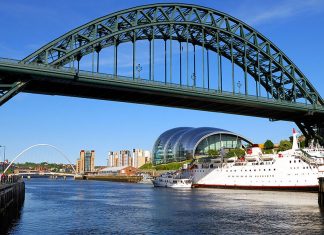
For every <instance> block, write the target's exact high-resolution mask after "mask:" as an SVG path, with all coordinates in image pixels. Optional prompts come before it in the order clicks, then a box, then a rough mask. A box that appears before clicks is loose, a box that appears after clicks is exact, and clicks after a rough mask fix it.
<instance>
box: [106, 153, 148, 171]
mask: <svg viewBox="0 0 324 235" xmlns="http://www.w3.org/2000/svg"><path fill="white" fill-rule="evenodd" d="M150 161H151V153H150V151H147V150H142V149H133V151H132V152H131V151H129V150H120V151H117V152H108V161H107V166H108V167H126V166H132V167H135V168H139V167H141V166H142V165H144V164H145V163H148V162H150Z"/></svg>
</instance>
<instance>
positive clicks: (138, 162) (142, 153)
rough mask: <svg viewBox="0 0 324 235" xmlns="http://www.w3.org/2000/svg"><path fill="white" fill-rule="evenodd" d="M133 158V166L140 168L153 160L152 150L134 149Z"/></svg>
mask: <svg viewBox="0 0 324 235" xmlns="http://www.w3.org/2000/svg"><path fill="white" fill-rule="evenodd" d="M132 158H133V164H132V166H133V167H135V168H139V167H141V166H143V165H144V164H146V163H149V162H151V152H150V151H148V150H142V149H133V153H132Z"/></svg>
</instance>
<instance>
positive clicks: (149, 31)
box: [21, 3, 324, 105]
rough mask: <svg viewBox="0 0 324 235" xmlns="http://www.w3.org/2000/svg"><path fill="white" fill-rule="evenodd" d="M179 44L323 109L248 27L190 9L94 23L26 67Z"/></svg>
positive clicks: (158, 9) (154, 8) (138, 11)
mask: <svg viewBox="0 0 324 235" xmlns="http://www.w3.org/2000/svg"><path fill="white" fill-rule="evenodd" d="M144 39H146V40H152V39H164V40H170V39H172V40H178V41H180V42H185V41H187V40H188V41H189V42H190V43H192V44H194V45H200V46H202V45H203V46H204V47H205V48H206V49H210V50H212V51H214V52H217V53H220V54H221V55H222V56H224V57H226V58H228V59H233V62H234V63H235V64H237V65H238V66H240V67H242V69H244V70H246V72H248V73H249V74H250V75H251V76H252V77H253V78H254V79H255V80H256V81H257V82H259V83H260V84H261V85H262V86H263V87H264V88H265V90H266V91H267V92H268V93H269V94H271V97H273V98H274V99H278V100H279V99H280V100H281V99H282V100H288V101H291V102H295V101H296V100H297V99H300V98H304V99H306V100H307V101H308V102H309V103H310V104H314V105H324V101H323V99H322V98H321V96H320V94H319V93H318V92H317V91H316V89H315V88H314V87H313V86H312V84H311V83H310V82H309V80H308V79H307V78H306V76H305V75H304V74H303V73H302V72H301V71H300V70H299V69H298V68H297V66H296V65H295V64H294V63H293V62H292V61H291V60H290V59H289V58H288V57H287V56H286V55H285V54H284V53H283V52H282V51H281V50H279V49H278V48H277V47H276V46H275V45H274V44H273V43H272V42H271V41H270V40H268V39H267V38H266V37H265V36H263V35H262V34H260V33H259V32H257V31H256V30H255V29H253V28H252V27H250V26H248V25H247V24H245V23H244V22H242V21H240V20H238V19H236V18H234V17H232V16H230V15H227V14H225V13H222V12H219V11H216V10H214V9H210V8H205V7H201V6H196V5H188V4H170V3H163V4H153V5H146V6H140V7H135V8H131V9H127V10H123V11H119V12H116V13H113V14H109V15H107V16H104V17H101V18H98V19H96V20H94V21H91V22H89V23H87V24H85V25H83V26H81V27H79V28H76V29H74V30H72V31H70V32H68V33H67V34H64V35H63V36H61V37H59V38H57V39H56V40H54V41H52V42H51V43H49V44H47V45H45V46H44V47H42V48H40V49H39V50H37V51H36V52H34V53H32V54H31V55H29V56H28V57H26V58H25V59H23V60H22V61H21V63H44V64H51V65H53V66H58V67H60V66H64V65H65V64H67V63H69V62H71V61H76V60H80V59H81V58H82V56H84V55H87V54H89V53H92V52H93V51H98V50H101V49H102V48H105V47H109V46H112V45H116V44H117V45H118V44H120V43H123V42H131V41H134V40H144Z"/></svg>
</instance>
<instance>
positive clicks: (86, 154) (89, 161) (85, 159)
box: [76, 150, 95, 174]
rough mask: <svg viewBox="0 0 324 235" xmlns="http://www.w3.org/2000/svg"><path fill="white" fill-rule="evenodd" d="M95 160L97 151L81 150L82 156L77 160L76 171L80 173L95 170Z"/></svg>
mask: <svg viewBox="0 0 324 235" xmlns="http://www.w3.org/2000/svg"><path fill="white" fill-rule="evenodd" d="M94 160H95V151H94V150H91V151H89V150H81V151H80V158H79V159H78V160H77V164H76V171H77V173H78V174H84V173H89V172H94V171H95V167H94Z"/></svg>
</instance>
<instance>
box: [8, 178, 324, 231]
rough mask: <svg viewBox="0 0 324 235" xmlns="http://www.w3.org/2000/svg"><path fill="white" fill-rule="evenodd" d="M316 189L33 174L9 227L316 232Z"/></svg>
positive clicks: (320, 215) (320, 219)
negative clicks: (183, 185) (186, 185)
mask: <svg viewBox="0 0 324 235" xmlns="http://www.w3.org/2000/svg"><path fill="white" fill-rule="evenodd" d="M317 197H318V195H317V194H316V193H294V192H270V191H245V190H244V191H243V190H225V189H186V190H176V189H169V188H153V187H152V185H145V184H128V183H113V182H101V181H74V180H66V181H64V180H51V179H31V180H28V181H26V199H25V204H24V207H23V209H22V212H21V216H20V218H19V219H18V220H17V221H15V222H14V224H13V226H12V228H11V229H10V230H9V233H10V234H180V233H181V234H240V233H248V234H277V233H279V234H295V233H298V234H321V233H324V212H323V211H321V210H320V208H319V206H318V204H317V199H318V198H317Z"/></svg>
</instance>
